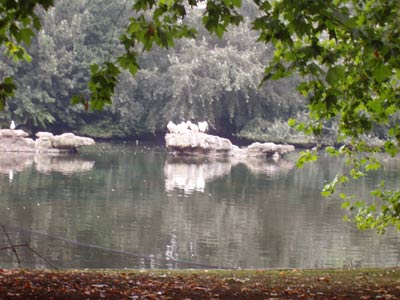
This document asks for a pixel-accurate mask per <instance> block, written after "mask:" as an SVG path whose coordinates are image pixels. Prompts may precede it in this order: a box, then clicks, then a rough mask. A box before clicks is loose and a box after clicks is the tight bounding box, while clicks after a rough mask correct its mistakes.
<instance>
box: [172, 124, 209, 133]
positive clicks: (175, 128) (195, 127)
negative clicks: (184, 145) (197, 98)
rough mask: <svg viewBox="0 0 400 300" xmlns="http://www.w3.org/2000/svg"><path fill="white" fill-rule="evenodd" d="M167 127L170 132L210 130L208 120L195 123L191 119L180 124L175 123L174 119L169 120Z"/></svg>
mask: <svg viewBox="0 0 400 300" xmlns="http://www.w3.org/2000/svg"><path fill="white" fill-rule="evenodd" d="M167 128H168V130H169V132H170V133H189V132H191V131H194V132H207V131H208V123H207V121H203V122H198V123H197V124H194V123H192V122H190V121H187V122H181V123H179V124H175V123H174V122H172V121H169V122H168V124H167Z"/></svg>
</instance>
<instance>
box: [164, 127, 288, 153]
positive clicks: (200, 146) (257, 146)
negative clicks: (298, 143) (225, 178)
mask: <svg viewBox="0 0 400 300" xmlns="http://www.w3.org/2000/svg"><path fill="white" fill-rule="evenodd" d="M165 144H166V147H167V149H169V150H170V151H172V152H173V153H174V154H177V155H211V156H228V157H241V158H244V157H265V158H273V159H279V158H281V157H283V156H284V155H286V154H287V153H289V152H293V151H295V147H294V146H293V145H283V144H274V143H258V142H256V143H253V144H251V145H249V146H247V147H245V148H240V147H238V146H236V145H233V144H232V142H231V141H230V140H228V139H226V138H221V137H218V136H215V135H210V134H206V133H204V132H198V131H193V130H192V131H187V132H184V133H174V132H170V133H167V134H166V135H165Z"/></svg>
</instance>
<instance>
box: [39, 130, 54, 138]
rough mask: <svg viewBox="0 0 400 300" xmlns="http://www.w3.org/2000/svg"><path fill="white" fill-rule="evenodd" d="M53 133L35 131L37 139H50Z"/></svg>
mask: <svg viewBox="0 0 400 300" xmlns="http://www.w3.org/2000/svg"><path fill="white" fill-rule="evenodd" d="M53 136H54V135H53V134H52V133H51V132H45V131H39V132H38V133H36V137H37V138H38V139H49V140H50V139H51V138H52V137H53Z"/></svg>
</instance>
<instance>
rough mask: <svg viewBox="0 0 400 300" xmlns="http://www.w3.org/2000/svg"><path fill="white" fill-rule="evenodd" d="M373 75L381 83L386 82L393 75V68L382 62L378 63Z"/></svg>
mask: <svg viewBox="0 0 400 300" xmlns="http://www.w3.org/2000/svg"><path fill="white" fill-rule="evenodd" d="M372 75H373V77H374V78H375V80H376V81H378V82H379V83H381V82H384V81H385V80H387V79H388V78H389V77H390V76H391V75H392V69H391V68H390V67H389V66H386V65H384V64H382V63H380V64H378V65H377V66H376V67H375V69H374V70H373V71H372Z"/></svg>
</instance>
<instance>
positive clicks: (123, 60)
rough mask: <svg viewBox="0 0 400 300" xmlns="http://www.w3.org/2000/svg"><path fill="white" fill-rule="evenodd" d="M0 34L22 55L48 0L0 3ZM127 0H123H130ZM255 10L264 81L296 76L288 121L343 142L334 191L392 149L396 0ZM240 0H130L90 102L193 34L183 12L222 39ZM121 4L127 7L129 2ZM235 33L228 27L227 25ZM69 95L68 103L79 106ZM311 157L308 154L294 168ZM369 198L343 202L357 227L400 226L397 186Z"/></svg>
mask: <svg viewBox="0 0 400 300" xmlns="http://www.w3.org/2000/svg"><path fill="white" fill-rule="evenodd" d="M0 3H1V4H0V12H1V13H2V14H1V16H2V17H1V18H2V19H1V23H0V41H1V44H2V45H5V47H6V51H7V52H8V53H10V55H12V56H13V57H15V58H18V59H20V58H24V59H26V60H29V58H28V56H27V54H26V52H25V51H24V50H23V48H22V47H21V46H20V44H21V43H26V44H29V41H30V39H31V37H32V35H33V32H32V28H33V29H38V28H39V27H40V26H39V21H38V19H37V17H36V15H35V13H34V7H35V6H36V5H41V6H43V7H44V8H48V7H49V6H51V5H52V4H53V3H52V1H23V2H21V1H18V2H17V1H5V0H3V1H1V2H0ZM129 3H130V2H129ZM254 3H255V4H256V6H257V8H258V14H257V16H256V17H254V19H252V20H250V21H251V22H252V26H253V29H254V30H255V31H257V32H258V41H259V42H260V43H265V44H271V43H272V44H273V46H274V56H273V59H272V60H271V61H270V62H269V63H267V66H266V68H265V74H264V78H263V82H265V81H267V80H270V79H279V78H282V77H287V76H291V75H300V76H301V77H302V78H303V81H302V82H301V83H300V84H299V86H298V91H299V92H300V93H301V94H303V95H304V96H305V97H307V98H308V99H309V111H310V119H309V121H308V122H305V123H304V122H303V123H297V122H296V121H295V120H289V124H290V125H291V126H294V127H296V128H297V129H299V130H302V131H305V132H306V133H310V134H316V135H319V134H321V133H322V131H323V128H324V126H326V124H327V123H329V124H336V126H337V127H338V132H339V135H338V142H339V143H341V144H342V145H343V146H342V147H341V148H340V149H339V150H336V149H334V148H333V147H329V148H328V149H327V151H328V153H330V154H331V155H333V156H338V155H344V156H346V157H347V161H348V171H347V173H345V174H338V176H337V177H336V178H335V179H334V180H333V181H332V182H331V183H329V184H327V185H326V186H325V188H324V190H323V195H325V196H330V195H332V194H333V193H334V192H335V190H336V187H337V185H338V184H344V183H346V182H347V181H348V180H349V178H350V177H352V178H359V177H362V176H364V175H365V172H367V171H370V170H374V169H376V168H378V167H380V163H379V161H378V160H377V159H376V158H375V157H374V155H373V153H375V152H377V151H379V150H381V149H384V150H385V151H386V152H387V153H389V154H390V155H391V156H395V155H397V153H398V151H399V141H400V126H399V125H398V124H399V122H398V117H399V107H400V105H399V102H400V100H399V97H400V93H399V88H400V86H399V82H400V80H399V79H400V78H399V77H400V70H399V69H400V68H399V64H400V2H399V1H398V0H381V1H376V0H254ZM241 6H242V1H241V0H208V1H199V0H187V1H186V0H158V1H156V0H136V1H132V2H131V3H130V8H131V10H132V17H131V18H130V19H129V22H128V24H127V25H126V27H125V28H124V31H123V33H122V34H121V36H120V42H121V44H122V46H123V51H122V53H121V54H119V55H117V57H114V58H110V59H109V60H108V61H107V62H105V63H104V64H103V65H102V66H98V65H94V66H92V68H91V71H92V77H91V81H90V83H89V90H90V92H91V100H90V103H91V108H92V109H101V108H103V106H104V105H105V104H109V103H111V97H112V95H113V93H114V90H115V87H116V85H117V83H118V78H119V75H120V73H121V71H122V70H128V71H129V72H130V73H131V74H132V75H135V74H136V72H137V71H138V69H139V63H138V61H137V58H138V56H139V55H140V53H141V52H142V51H150V50H151V49H152V48H153V47H155V46H158V47H163V48H169V47H173V46H174V41H175V40H176V39H179V38H194V37H196V34H197V31H196V29H195V28H193V27H191V26H189V25H188V23H187V22H186V16H187V15H188V14H189V13H190V12H191V10H193V9H199V10H202V11H203V17H202V22H203V25H204V27H205V28H206V29H207V30H208V31H209V32H210V33H212V34H215V35H217V36H218V37H222V36H223V35H224V33H225V32H226V31H227V30H228V28H229V26H231V25H238V24H240V23H241V22H243V20H244V19H245V18H246V17H248V16H244V15H242V13H241V10H240V8H241ZM128 7H129V6H128ZM233 30H234V29H233ZM13 89H14V86H13V83H12V80H11V79H10V78H5V79H4V81H3V83H2V86H1V88H0V104H1V105H2V106H4V99H5V97H6V96H10V95H11V94H12V91H13ZM82 99H83V98H82V97H80V96H76V97H74V99H73V102H75V103H79V102H81V101H82ZM378 128H379V131H380V132H381V138H383V139H384V141H385V142H384V144H382V145H370V143H369V140H368V134H369V133H371V132H373V131H375V130H377V129H378ZM316 158H317V152H316V151H306V152H304V154H303V155H302V156H301V157H300V159H299V162H298V165H299V166H301V165H302V164H303V163H304V162H307V161H312V160H315V159H316ZM384 188H385V187H384V183H382V186H381V187H379V188H378V189H377V190H375V191H373V192H372V196H373V197H375V198H376V199H377V200H378V199H380V201H379V202H378V201H377V203H372V204H367V203H366V202H357V203H352V202H351V197H349V196H347V195H341V197H342V198H344V199H345V204H344V207H347V208H350V209H352V210H355V211H356V214H355V215H353V217H354V220H355V221H356V222H357V224H358V226H359V227H360V228H375V229H377V230H379V231H383V230H384V229H385V228H386V227H387V226H388V225H394V226H395V227H397V229H399V230H400V192H398V191H390V190H387V191H385V190H383V189H384Z"/></svg>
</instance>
